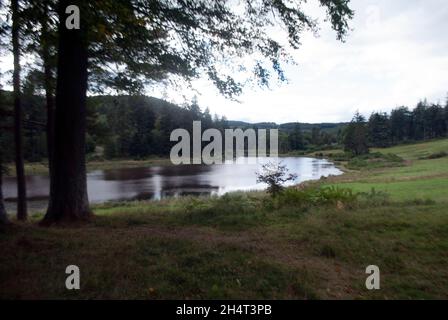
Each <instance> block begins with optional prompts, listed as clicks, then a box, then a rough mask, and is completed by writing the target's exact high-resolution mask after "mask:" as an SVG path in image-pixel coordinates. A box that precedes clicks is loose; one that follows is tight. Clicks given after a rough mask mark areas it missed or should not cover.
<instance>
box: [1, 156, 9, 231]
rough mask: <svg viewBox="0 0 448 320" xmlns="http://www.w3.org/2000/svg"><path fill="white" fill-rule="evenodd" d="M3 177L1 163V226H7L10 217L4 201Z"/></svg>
mask: <svg viewBox="0 0 448 320" xmlns="http://www.w3.org/2000/svg"><path fill="white" fill-rule="evenodd" d="M2 177H3V172H2V164H1V162H0V225H4V224H7V223H8V222H9V221H8V215H7V213H6V209H5V203H4V201H3V189H2Z"/></svg>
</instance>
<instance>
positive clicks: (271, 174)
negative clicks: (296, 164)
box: [256, 162, 297, 197]
mask: <svg viewBox="0 0 448 320" xmlns="http://www.w3.org/2000/svg"><path fill="white" fill-rule="evenodd" d="M256 175H257V182H262V183H266V184H267V185H268V189H267V191H268V193H269V194H271V195H272V196H273V197H275V196H277V195H278V194H279V193H280V191H282V190H283V189H284V184H285V183H286V182H288V181H294V180H296V179H297V175H296V174H291V173H288V168H286V165H283V164H282V163H281V162H280V163H274V162H269V163H267V164H264V165H263V166H262V168H261V171H260V172H257V173H256Z"/></svg>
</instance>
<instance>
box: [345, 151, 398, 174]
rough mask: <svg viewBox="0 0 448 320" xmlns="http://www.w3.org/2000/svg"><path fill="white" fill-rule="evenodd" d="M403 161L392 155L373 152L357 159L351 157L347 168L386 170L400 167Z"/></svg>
mask: <svg viewBox="0 0 448 320" xmlns="http://www.w3.org/2000/svg"><path fill="white" fill-rule="evenodd" d="M403 162H404V160H403V159H402V158H401V157H399V156H397V155H395V154H392V153H386V154H384V153H381V152H375V153H370V154H365V155H361V156H357V157H352V158H351V159H350V160H349V161H348V163H347V168H349V169H354V170H360V169H374V168H387V167H397V166H402V165H403Z"/></svg>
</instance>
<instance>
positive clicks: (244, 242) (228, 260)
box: [0, 141, 448, 299]
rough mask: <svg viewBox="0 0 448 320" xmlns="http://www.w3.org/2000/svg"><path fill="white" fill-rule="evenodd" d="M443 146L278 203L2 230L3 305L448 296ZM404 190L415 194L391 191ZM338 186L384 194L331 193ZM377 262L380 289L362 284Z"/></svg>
mask: <svg viewBox="0 0 448 320" xmlns="http://www.w3.org/2000/svg"><path fill="white" fill-rule="evenodd" d="M447 142H448V141H436V142H431V143H430V144H427V145H426V146H425V147H421V146H420V145H417V146H414V147H412V146H405V147H397V148H391V149H389V150H380V152H384V153H392V151H393V152H394V153H396V154H397V155H399V156H400V157H402V158H403V164H402V165H401V166H394V167H392V168H375V169H371V168H367V169H362V170H361V171H353V170H350V171H349V172H348V173H347V174H345V175H344V176H341V177H337V178H331V179H326V180H322V181H321V182H319V184H321V185H324V187H323V188H318V187H316V188H315V187H308V188H305V189H303V190H296V189H294V190H290V191H288V192H287V193H285V194H284V195H282V196H281V197H280V198H278V199H274V200H272V199H271V198H269V196H268V195H266V194H265V193H262V192H259V193H234V194H230V195H226V196H224V197H222V198H189V197H187V198H179V199H171V200H163V201H160V202H132V203H120V204H107V205H101V206H97V207H95V208H94V210H95V213H96V217H95V218H94V220H93V221H92V222H91V223H89V224H87V225H84V226H77V227H53V228H48V229H46V228H41V227H38V226H37V224H36V222H37V221H38V220H39V219H40V218H41V216H40V215H39V214H37V215H35V216H33V221H31V222H29V223H24V224H20V223H14V225H13V226H12V227H10V228H7V229H4V230H2V232H1V233H0V246H1V248H2V254H1V255H0V298H7V299H10V298H22V299H23V298H31V299H34V298H40V299H42V298H44V299H45V298H138V299H165V298H181V299H183V298H186V299H206V298H207V299H209V298H217V299H221V298H256V299H262V298H286V299H327V298H328V299H342V298H348V299H370V298H375V299H410V298H418V299H431V298H448V269H447V268H446V267H447V266H448V254H447V252H448V214H447V210H446V206H447V202H448V201H447V198H446V192H447V191H448V187H447V186H446V185H445V184H444V183H443V182H442V183H441V184H438V185H437V184H436V185H434V184H432V183H434V181H435V180H437V179H440V177H439V176H440V175H442V178H443V177H444V176H443V174H446V172H447V171H443V168H444V166H446V163H445V161H447V159H445V158H440V159H435V160H429V159H423V158H425V157H427V156H428V155H431V154H433V153H435V152H436V151H438V149H439V148H442V149H444V148H445V146H446V144H447ZM412 182H415V183H418V184H415V185H414V184H412ZM402 183H404V184H405V183H409V184H408V185H407V186H408V191H407V193H404V192H402V190H401V189H400V188H399V187H396V188H395V187H393V186H395V185H398V186H403V185H402ZM424 184H426V185H428V188H430V189H428V190H423V191H422V186H423V185H424ZM336 185H337V186H339V187H340V188H341V187H346V186H350V187H351V188H354V189H356V190H359V191H363V190H364V189H365V190H370V189H371V187H372V186H375V187H376V188H378V189H377V191H375V192H368V193H367V192H366V193H365V194H363V195H355V193H353V192H349V190H346V189H336V188H327V187H325V186H336ZM381 186H385V187H387V190H383V189H382V188H381ZM363 188H364V189H363ZM381 191H388V192H389V196H387V195H386V194H385V193H384V192H381ZM444 194H445V196H444ZM426 197H428V199H426ZM69 264H76V265H78V266H79V267H80V270H81V290H79V291H68V290H66V289H65V285H64V284H65V277H66V274H65V267H66V266H67V265H69ZM372 264H374V265H378V266H379V267H380V270H381V290H378V291H368V290H367V289H366V288H365V285H364V283H365V280H366V276H367V275H366V274H365V269H366V267H367V266H368V265H372Z"/></svg>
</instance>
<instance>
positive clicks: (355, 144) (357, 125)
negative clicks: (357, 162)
mask: <svg viewBox="0 0 448 320" xmlns="http://www.w3.org/2000/svg"><path fill="white" fill-rule="evenodd" d="M344 150H345V151H347V152H351V153H352V154H354V155H355V156H359V155H362V154H366V153H369V147H368V131H367V125H366V122H365V118H364V117H363V116H362V115H361V114H360V113H359V112H356V114H355V116H354V117H353V119H352V121H351V122H350V124H349V125H348V127H347V128H346V129H345V133H344Z"/></svg>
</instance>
